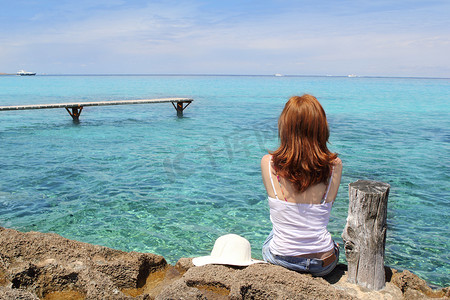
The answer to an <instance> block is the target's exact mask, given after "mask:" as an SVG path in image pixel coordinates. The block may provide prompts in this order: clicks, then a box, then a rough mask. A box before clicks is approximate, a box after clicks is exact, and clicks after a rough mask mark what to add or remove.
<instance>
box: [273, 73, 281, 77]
mask: <svg viewBox="0 0 450 300" xmlns="http://www.w3.org/2000/svg"><path fill="white" fill-rule="evenodd" d="M273 76H275V77H282V76H283V75H282V74H280V73H276V74H273Z"/></svg>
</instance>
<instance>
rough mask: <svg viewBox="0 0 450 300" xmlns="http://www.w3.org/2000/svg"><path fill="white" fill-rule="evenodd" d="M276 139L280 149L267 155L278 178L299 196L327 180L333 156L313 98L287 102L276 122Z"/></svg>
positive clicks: (325, 124) (322, 116) (324, 121)
mask: <svg viewBox="0 0 450 300" xmlns="http://www.w3.org/2000/svg"><path fill="white" fill-rule="evenodd" d="M278 135H279V138H280V147H279V148H278V149H277V150H275V151H273V152H272V153H271V154H272V160H273V164H274V168H275V170H276V171H277V174H278V175H280V176H281V177H283V178H285V179H287V180H289V181H290V182H292V183H293V184H294V186H295V188H296V189H297V190H298V191H299V192H303V191H305V190H306V189H307V188H308V187H310V186H312V185H314V184H317V183H320V182H324V183H325V182H326V181H327V179H329V177H330V172H331V168H332V164H333V161H334V160H335V159H336V158H337V154H336V153H331V152H330V151H329V150H328V147H327V142H328V137H329V136H330V132H329V129H328V122H327V117H326V114H325V111H324V110H323V108H322V106H321V105H320V103H319V101H317V99H316V98H315V97H314V96H311V95H303V96H301V97H299V96H294V97H291V98H290V99H289V101H288V102H287V103H286V105H285V107H284V109H283V111H282V113H281V115H280V118H279V120H278Z"/></svg>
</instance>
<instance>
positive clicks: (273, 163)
mask: <svg viewBox="0 0 450 300" xmlns="http://www.w3.org/2000/svg"><path fill="white" fill-rule="evenodd" d="M278 135H279V138H280V147H279V148H278V149H277V150H275V151H273V152H272V153H271V155H270V154H268V155H265V156H264V157H263V158H262V160H261V173H262V177H263V182H264V186H265V187H266V191H267V195H268V200H269V206H270V220H271V221H272V225H273V229H272V231H271V233H270V234H269V237H268V238H267V240H266V241H265V242H264V245H263V258H264V260H265V261H267V262H270V263H273V264H276V265H280V266H283V267H286V268H288V269H291V270H295V271H299V272H308V273H311V274H312V275H313V276H324V275H326V274H328V273H330V272H331V271H332V270H333V269H334V267H335V266H336V264H337V262H338V260H339V248H338V246H337V245H336V244H335V243H334V242H333V239H332V238H331V235H330V233H329V232H328V230H327V225H328V221H329V219H330V212H331V207H332V205H333V201H334V199H335V198H336V195H337V192H338V188H339V184H340V182H341V175H342V162H341V160H340V159H339V158H338V157H337V154H336V153H331V152H330V151H329V150H328V148H327V142H328V137H329V130H328V123H327V119H326V115H325V111H324V110H323V108H322V106H321V105H320V103H319V101H317V99H316V98H315V97H314V96H311V95H303V96H301V97H298V96H294V97H292V98H290V99H289V101H288V102H287V103H286V106H285V107H284V109H283V112H282V113H281V116H280V119H279V120H278Z"/></svg>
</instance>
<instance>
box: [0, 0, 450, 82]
mask: <svg viewBox="0 0 450 300" xmlns="http://www.w3.org/2000/svg"><path fill="white" fill-rule="evenodd" d="M20 69H25V70H26V71H33V72H37V73H38V74H236V75H271V74H275V73H281V74H284V75H336V76H338V75H344V76H346V75H348V74H355V75H359V76H400V77H404V76H407V77H446V78H449V77H450V0H315V1H314V0H308V1H306V0H297V1H294V0H258V1H256V0H222V1H221V0H210V1H208V0H179V1H164V0H162V1H156V0H155V1H154V0H148V1H141V0H130V1H127V0H70V1H69V0H0V72H4V73H15V72H17V71H18V70H20Z"/></svg>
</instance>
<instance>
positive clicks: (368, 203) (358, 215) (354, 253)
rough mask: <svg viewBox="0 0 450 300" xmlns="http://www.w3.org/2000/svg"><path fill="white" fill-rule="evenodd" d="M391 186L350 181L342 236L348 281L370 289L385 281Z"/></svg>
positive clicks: (364, 181)
mask: <svg viewBox="0 0 450 300" xmlns="http://www.w3.org/2000/svg"><path fill="white" fill-rule="evenodd" d="M389 189H390V185H389V184H387V183H384V182H378V181H370V180H358V181H356V182H353V183H350V184H349V197H350V202H349V207H348V217H347V224H346V225H345V228H344V232H343V233H342V238H343V240H344V249H345V256H346V257H347V263H348V279H347V280H348V281H349V282H351V283H357V284H359V285H361V286H364V287H366V288H369V289H372V290H380V289H382V288H384V286H385V284H386V278H385V271H384V246H385V243H386V228H387V226H386V215H387V201H388V196H389Z"/></svg>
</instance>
